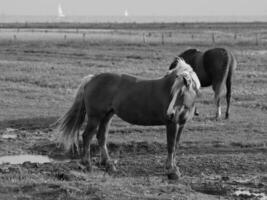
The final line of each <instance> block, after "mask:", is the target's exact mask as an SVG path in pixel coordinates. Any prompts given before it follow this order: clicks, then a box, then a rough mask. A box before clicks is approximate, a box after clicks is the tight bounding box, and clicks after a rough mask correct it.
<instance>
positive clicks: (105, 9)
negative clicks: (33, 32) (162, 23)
mask: <svg viewBox="0 0 267 200" xmlns="http://www.w3.org/2000/svg"><path fill="white" fill-rule="evenodd" d="M58 4H61V6H62V9H63V11H64V13H65V14H66V15H104V16H109V15H115V16H116V15H123V14H124V11H125V10H126V9H127V10H128V13H129V15H132V16H183V15H193V16H195V15H205V16H209V15H215V16H216V15H267V0H60V1H59V0H0V14H1V15H47V16H51V15H57V12H58V11H57V9H58Z"/></svg>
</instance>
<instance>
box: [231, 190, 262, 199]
mask: <svg viewBox="0 0 267 200" xmlns="http://www.w3.org/2000/svg"><path fill="white" fill-rule="evenodd" d="M234 195H235V196H239V197H245V198H255V197H256V198H257V199H259V200H267V195H266V194H265V193H259V192H250V191H249V190H245V189H238V190H237V191H235V192H234Z"/></svg>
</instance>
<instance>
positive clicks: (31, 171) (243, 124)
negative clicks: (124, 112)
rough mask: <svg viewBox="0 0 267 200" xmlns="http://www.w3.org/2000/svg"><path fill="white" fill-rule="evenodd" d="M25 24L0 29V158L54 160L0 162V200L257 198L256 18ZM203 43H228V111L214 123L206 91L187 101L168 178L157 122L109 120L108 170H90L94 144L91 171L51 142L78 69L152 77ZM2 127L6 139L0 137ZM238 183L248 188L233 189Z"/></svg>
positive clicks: (263, 127)
mask: <svg viewBox="0 0 267 200" xmlns="http://www.w3.org/2000/svg"><path fill="white" fill-rule="evenodd" d="M125 26H126V25H125ZM136 26H137V27H136ZM126 27H127V26H126ZM227 27H228V28H227ZM8 28H10V27H8ZM33 28H34V30H32V29H20V30H19V31H18V30H17V29H1V30H0V136H1V137H0V156H5V155H17V154H38V155H39V154H41V155H47V156H49V157H50V158H52V159H54V161H53V162H51V163H44V164H39V163H37V164H36V163H35V164H33V163H27V162H26V163H24V164H19V165H11V164H0V199H244V198H254V199H257V198H258V199H260V198H261V197H262V198H264V197H263V196H264V194H265V198H266V195H267V135H266V134H267V133H266V132H267V123H266V122H267V67H266V65H267V49H266V40H267V29H266V28H267V25H266V24H258V26H257V25H247V24H234V25H233V24H228V26H227V24H223V25H216V24H206V25H205V24H204V25H203V24H199V25H197V24H191V25H183V27H182V26H181V27H179V29H177V27H176V26H174V25H173V24H169V25H168V24H167V25H166V24H164V28H161V27H160V26H158V27H157V26H156V27H153V28H151V26H149V27H144V25H142V26H141V27H138V25H136V24H135V27H134V28H131V29H130V30H129V27H128V28H127V29H123V27H120V28H119V29H107V27H104V28H105V29H104V30H102V29H101V30H100V29H97V30H87V29H83V30H80V29H79V31H78V33H77V32H76V31H77V30H76V27H75V29H68V30H67V31H68V32H66V30H64V31H62V29H60V30H61V31H59V30H58V29H47V30H48V31H44V30H46V29H44V28H43V27H41V28H42V29H37V28H36V27H33ZM98 28H99V27H98ZM100 28H101V27H100ZM102 28H103V27H102ZM82 31H83V32H82ZM83 33H85V36H83ZM214 33H215V43H214V41H213V39H212V35H213V34H214ZM162 34H163V35H164V39H163V41H162ZM213 46H222V47H226V48H229V49H230V50H231V51H232V52H233V54H234V55H235V56H236V58H237V61H238V68H237V70H236V72H235V75H234V80H233V98H232V112H231V118H230V120H227V121H226V120H224V119H222V120H220V121H215V120H214V115H215V106H214V103H213V93H212V91H211V88H204V89H203V90H202V96H201V97H200V98H199V99H198V100H197V102H198V108H199V111H200V116H198V117H194V118H193V120H192V121H191V122H189V123H188V125H187V127H186V130H185V132H184V134H183V135H182V137H181V141H180V150H179V152H178V155H177V161H178V163H177V164H178V166H179V167H180V170H181V172H182V177H181V178H180V179H179V180H178V181H169V180H167V178H166V177H165V175H164V173H163V166H164V162H165V158H166V153H167V151H166V136H165V130H164V127H142V126H135V125H130V124H128V123H125V122H123V121H121V120H120V119H119V118H117V117H115V118H114V120H113V122H112V125H111V130H110V137H109V149H110V152H111V156H112V158H114V159H118V172H117V173H116V174H112V175H108V174H105V173H104V171H103V170H101V169H100V168H98V167H97V162H98V159H99V158H98V154H99V153H98V150H97V148H96V147H95V145H94V146H93V159H94V164H95V165H94V171H93V172H92V173H88V172H86V170H85V169H84V167H83V166H82V165H80V164H79V163H78V160H77V158H75V159H74V160H72V161H71V160H70V157H69V156H68V155H67V154H66V153H65V152H64V151H63V149H62V148H61V147H60V146H58V145H57V142H56V138H57V137H58V134H57V132H56V131H55V130H53V129H51V128H50V127H49V125H50V124H51V123H52V122H54V121H55V120H56V119H57V118H58V117H59V116H60V115H61V114H63V113H64V112H65V111H66V109H68V108H69V106H70V105H71V103H72V101H73V94H74V92H75V89H76V88H77V86H78V85H79V83H80V81H81V79H82V77H84V76H85V75H87V74H96V73H101V72H116V73H129V74H133V75H136V76H140V77H146V78H156V77H159V76H162V75H163V74H165V73H166V71H167V69H168V66H169V64H170V63H171V62H172V60H173V58H174V56H176V55H178V54H179V53H180V52H182V51H184V50H186V49H187V48H192V47H193V48H198V49H200V50H205V49H207V48H211V47H213ZM223 105H225V101H223ZM224 109H225V107H224V106H223V111H224ZM7 128H14V130H11V131H10V130H9V129H7ZM7 132H11V133H12V134H15V135H16V138H15V139H12V138H10V139H6V138H4V137H2V136H3V135H5V134H6V133H7ZM241 190H243V191H249V192H250V193H251V194H241V195H239V196H238V195H236V194H237V192H238V191H241ZM257 195H258V196H257ZM260 196H261V197H260Z"/></svg>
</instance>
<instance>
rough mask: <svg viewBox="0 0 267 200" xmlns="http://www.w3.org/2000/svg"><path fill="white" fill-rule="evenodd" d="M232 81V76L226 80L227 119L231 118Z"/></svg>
mask: <svg viewBox="0 0 267 200" xmlns="http://www.w3.org/2000/svg"><path fill="white" fill-rule="evenodd" d="M231 87H232V80H231V74H230V75H228V77H227V79H226V103H227V107H226V113H225V119H228V118H229V114H230V101H231V94H232V91H231V90H232V88H231Z"/></svg>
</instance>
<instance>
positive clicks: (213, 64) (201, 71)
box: [169, 48, 237, 119]
mask: <svg viewBox="0 0 267 200" xmlns="http://www.w3.org/2000/svg"><path fill="white" fill-rule="evenodd" d="M179 57H181V58H183V59H184V60H185V62H187V63H188V64H189V65H191V67H192V68H193V69H194V71H195V72H196V74H197V76H198V78H199V80H200V83H201V87H208V86H212V89H213V91H214V93H215V103H216V105H217V112H216V118H217V119H218V118H220V117H221V106H220V100H221V96H222V90H223V86H224V85H226V102H227V108H226V113H225V118H226V119H227V118H229V113H230V99H231V86H232V75H233V72H234V70H235V69H236V65H237V63H236V59H235V57H234V56H233V54H232V53H231V52H230V51H229V50H226V49H224V48H213V49H209V50H207V51H205V52H201V51H199V50H197V49H189V50H187V51H185V52H183V53H181V54H180V55H179ZM176 62H177V61H176V60H174V61H173V62H172V64H171V65H170V67H169V69H173V68H174V67H175V66H176Z"/></svg>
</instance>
